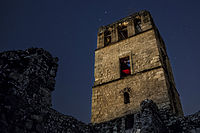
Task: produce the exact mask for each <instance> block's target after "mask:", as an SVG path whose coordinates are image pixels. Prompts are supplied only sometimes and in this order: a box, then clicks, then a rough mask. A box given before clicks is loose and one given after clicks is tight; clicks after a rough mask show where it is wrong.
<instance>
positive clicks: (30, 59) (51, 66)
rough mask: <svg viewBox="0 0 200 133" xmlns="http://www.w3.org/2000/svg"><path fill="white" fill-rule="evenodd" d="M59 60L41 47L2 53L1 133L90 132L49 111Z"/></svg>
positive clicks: (68, 117)
mask: <svg viewBox="0 0 200 133" xmlns="http://www.w3.org/2000/svg"><path fill="white" fill-rule="evenodd" d="M57 61H58V59H57V58H53V57H52V56H51V54H49V53H48V52H47V51H45V50H43V49H38V48H31V49H27V50H25V51H21V50H19V51H8V52H3V53H0V133H64V132H66V133H68V132H69V133H72V132H73V133H88V132H90V131H89V130H90V129H89V126H87V125H86V124H84V123H82V122H80V121H78V120H76V119H75V118H73V117H70V116H65V115H63V114H61V113H59V112H57V111H55V110H53V109H51V108H50V107H51V92H52V91H53V90H54V86H55V77H56V71H57V66H58V65H57Z"/></svg>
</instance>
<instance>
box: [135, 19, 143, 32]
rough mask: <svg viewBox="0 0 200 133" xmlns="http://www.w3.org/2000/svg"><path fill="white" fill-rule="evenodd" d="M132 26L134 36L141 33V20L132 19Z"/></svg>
mask: <svg viewBox="0 0 200 133" xmlns="http://www.w3.org/2000/svg"><path fill="white" fill-rule="evenodd" d="M134 26H135V33H136V34H137V33H139V32H141V31H142V29H141V19H139V18H135V19H134Z"/></svg>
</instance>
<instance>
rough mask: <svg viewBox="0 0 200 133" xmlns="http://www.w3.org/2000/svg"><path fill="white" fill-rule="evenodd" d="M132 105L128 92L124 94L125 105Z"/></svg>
mask: <svg viewBox="0 0 200 133" xmlns="http://www.w3.org/2000/svg"><path fill="white" fill-rule="evenodd" d="M128 103H130V96H129V93H128V92H124V104H128Z"/></svg>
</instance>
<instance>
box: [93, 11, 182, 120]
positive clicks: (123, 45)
mask: <svg viewBox="0 0 200 133" xmlns="http://www.w3.org/2000/svg"><path fill="white" fill-rule="evenodd" d="M94 76H95V82H94V86H93V89H92V93H93V94H92V117H91V122H92V123H100V122H104V121H108V120H111V119H114V118H117V117H121V116H124V115H129V114H133V113H135V112H137V111H138V110H139V105H140V103H141V102H142V101H143V100H145V99H151V100H153V101H154V102H155V103H157V105H158V107H159V108H165V109H169V110H171V111H172V112H173V113H174V114H176V115H183V111H182V107H181V103H180V99H179V94H178V92H177V90H176V86H175V82H174V78H173V74H172V70H171V66H170V63H169V58H168V56H167V52H166V48H165V44H164V41H163V39H162V38H161V36H160V34H159V32H158V30H157V28H156V26H155V25H154V22H153V20H152V17H151V15H150V13H149V12H148V11H140V12H138V13H134V14H133V15H130V16H128V17H126V18H123V19H121V20H119V21H117V22H114V23H112V24H110V25H107V26H102V27H100V28H99V31H98V39H97V49H96V50H95V72H94Z"/></svg>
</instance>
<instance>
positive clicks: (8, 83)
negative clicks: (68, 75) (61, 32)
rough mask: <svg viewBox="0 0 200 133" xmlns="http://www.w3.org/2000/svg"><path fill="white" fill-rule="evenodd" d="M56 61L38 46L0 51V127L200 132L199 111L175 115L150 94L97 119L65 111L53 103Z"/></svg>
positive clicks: (39, 132) (46, 131)
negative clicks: (126, 111)
mask: <svg viewBox="0 0 200 133" xmlns="http://www.w3.org/2000/svg"><path fill="white" fill-rule="evenodd" d="M57 62H58V58H54V57H52V55H51V54H50V53H49V52H47V51H45V50H44V49H41V48H30V49H27V50H24V51H22V50H18V51H7V52H2V53H0V133H200V112H197V113H195V114H193V115H189V116H185V117H177V116H175V115H174V114H172V113H171V112H170V111H169V110H166V109H158V107H157V105H156V104H155V103H154V102H153V101H152V100H148V99H147V100H144V101H143V102H142V103H141V105H140V111H139V112H138V113H135V114H131V115H126V116H124V117H120V118H116V119H113V120H110V121H107V122H103V123H98V124H85V123H83V122H81V121H78V120H77V119H75V118H73V117H72V116H68V115H63V114H61V113H59V112H57V111H56V110H54V109H52V108H51V105H52V104H51V92H52V91H53V90H54V86H55V77H56V71H57V67H58V64H57Z"/></svg>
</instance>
